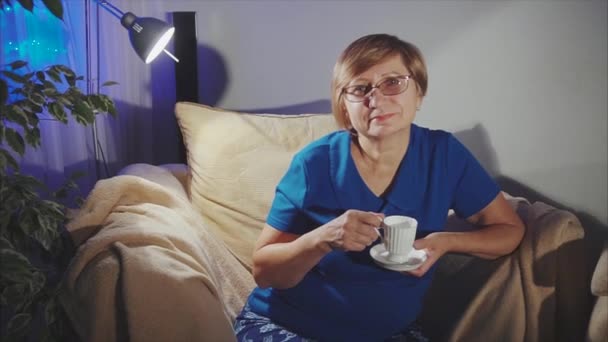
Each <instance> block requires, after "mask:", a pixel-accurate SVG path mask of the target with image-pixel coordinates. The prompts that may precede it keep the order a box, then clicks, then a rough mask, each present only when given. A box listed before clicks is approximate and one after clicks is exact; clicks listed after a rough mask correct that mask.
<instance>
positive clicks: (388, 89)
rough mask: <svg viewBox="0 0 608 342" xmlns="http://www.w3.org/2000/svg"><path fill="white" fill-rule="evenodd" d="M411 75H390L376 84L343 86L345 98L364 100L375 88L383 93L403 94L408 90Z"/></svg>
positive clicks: (355, 100) (352, 100)
mask: <svg viewBox="0 0 608 342" xmlns="http://www.w3.org/2000/svg"><path fill="white" fill-rule="evenodd" d="M410 78H411V76H410V75H400V76H390V77H386V78H383V79H382V80H380V81H379V82H378V83H376V85H374V86H372V85H371V84H369V83H368V84H356V85H352V86H348V87H344V88H342V92H343V93H344V98H345V99H346V100H347V101H349V102H362V101H363V100H365V98H366V97H367V96H369V94H370V93H371V91H372V90H374V88H378V90H380V92H381V93H382V95H386V96H390V95H397V94H401V93H403V92H404V91H406V90H407V85H408V83H409V80H410Z"/></svg>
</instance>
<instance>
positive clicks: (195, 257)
mask: <svg viewBox="0 0 608 342" xmlns="http://www.w3.org/2000/svg"><path fill="white" fill-rule="evenodd" d="M68 230H69V232H70V233H71V234H72V237H73V238H74V241H75V242H76V244H77V245H80V247H79V248H78V251H77V255H76V256H75V257H74V258H73V261H72V264H71V265H70V267H69V271H68V272H69V273H68V274H67V279H66V292H65V294H64V295H63V296H62V302H63V304H64V307H65V308H66V309H67V310H66V311H67V312H68V315H69V316H70V318H71V319H72V320H73V322H74V326H75V327H76V329H77V330H78V333H79V335H80V336H81V337H83V338H84V340H86V341H115V340H130V341H147V342H148V341H231V340H234V336H233V333H232V326H231V322H232V321H233V319H234V317H235V316H236V315H237V314H238V312H239V310H240V309H241V308H242V306H243V305H244V301H245V299H246V297H247V295H248V294H249V293H250V291H251V289H252V288H253V286H254V282H253V279H252V277H251V274H250V273H249V272H247V270H246V269H245V268H243V266H242V265H241V264H240V263H239V262H238V261H237V260H236V259H235V258H234V257H233V256H232V255H231V254H230V253H229V252H227V249H226V248H225V246H224V244H223V243H222V242H221V241H220V240H219V239H217V238H216V237H215V236H213V235H212V234H211V233H209V232H208V231H207V230H206V229H205V227H204V226H202V225H201V218H200V216H199V214H198V213H196V212H195V211H193V210H192V207H191V206H190V204H189V202H188V200H187V196H186V194H185V193H183V192H180V191H177V190H175V189H172V188H171V187H167V186H166V184H163V185H161V184H157V183H155V182H153V181H149V180H146V179H144V178H141V177H135V176H130V175H125V176H116V177H114V178H110V179H107V180H101V181H99V182H98V183H97V184H96V186H95V188H94V189H93V191H92V192H91V194H90V195H89V197H88V199H87V201H86V203H85V204H84V206H83V207H82V209H80V210H79V211H78V212H77V213H76V214H75V216H74V218H73V219H72V220H71V221H70V222H69V225H68ZM163 294H167V295H166V296H165V295H163Z"/></svg>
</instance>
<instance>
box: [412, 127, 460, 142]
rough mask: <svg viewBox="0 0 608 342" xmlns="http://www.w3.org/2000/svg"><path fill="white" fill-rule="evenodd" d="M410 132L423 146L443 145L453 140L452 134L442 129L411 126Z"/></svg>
mask: <svg viewBox="0 0 608 342" xmlns="http://www.w3.org/2000/svg"><path fill="white" fill-rule="evenodd" d="M412 131H413V133H414V135H415V136H416V138H417V139H418V140H419V141H420V142H421V143H423V144H431V145H436V144H441V145H445V144H448V143H450V141H451V140H453V139H455V138H454V134H452V133H451V132H448V131H445V130H442V129H431V128H428V127H422V126H418V125H414V124H413V125H412Z"/></svg>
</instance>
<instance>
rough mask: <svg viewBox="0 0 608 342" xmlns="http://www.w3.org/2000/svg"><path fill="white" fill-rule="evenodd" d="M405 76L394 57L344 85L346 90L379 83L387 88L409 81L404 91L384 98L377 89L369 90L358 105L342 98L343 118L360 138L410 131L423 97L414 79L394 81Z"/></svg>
mask: <svg viewBox="0 0 608 342" xmlns="http://www.w3.org/2000/svg"><path fill="white" fill-rule="evenodd" d="M408 75H410V72H409V70H407V68H406V67H405V65H404V64H403V62H402V61H401V57H400V56H399V55H395V56H394V57H390V58H388V59H386V60H385V61H383V62H381V63H379V64H376V65H375V66H373V67H371V68H370V69H368V70H366V71H365V72H363V73H361V74H360V75H358V76H356V77H355V78H353V79H352V80H351V81H350V82H349V83H348V84H347V87H349V89H357V88H359V89H365V87H366V86H380V85H381V84H382V83H385V85H386V83H387V82H389V83H390V82H391V81H396V80H402V81H403V82H408V86H407V89H406V90H405V91H404V92H401V93H400V94H396V95H384V94H382V91H381V90H380V89H378V88H372V89H371V91H369V93H368V94H367V96H365V98H364V99H363V101H361V102H351V101H348V100H347V99H346V98H345V97H343V101H344V102H343V103H344V106H345V108H346V115H347V116H348V118H349V121H350V122H351V124H352V126H353V128H354V129H355V130H356V131H357V133H358V134H359V135H363V136H366V137H368V138H370V139H375V138H382V137H385V136H388V135H391V134H394V133H397V132H401V131H403V130H408V129H409V127H410V125H411V124H412V122H413V121H414V118H415V116H416V110H417V108H418V107H420V105H421V103H422V96H420V95H419V91H418V86H417V85H416V81H415V80H413V79H409V80H408V81H406V80H403V79H402V78H395V77H400V76H408ZM353 86H360V87H354V88H353ZM387 88H389V87H388V86H387ZM368 89H369V88H368ZM344 95H346V94H344Z"/></svg>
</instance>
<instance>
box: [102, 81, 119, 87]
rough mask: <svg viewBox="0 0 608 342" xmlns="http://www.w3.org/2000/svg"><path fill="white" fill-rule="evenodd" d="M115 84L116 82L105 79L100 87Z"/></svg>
mask: <svg viewBox="0 0 608 342" xmlns="http://www.w3.org/2000/svg"><path fill="white" fill-rule="evenodd" d="M116 84H118V82H114V81H106V82H103V84H102V85H101V86H102V87H109V86H113V85H116Z"/></svg>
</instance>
